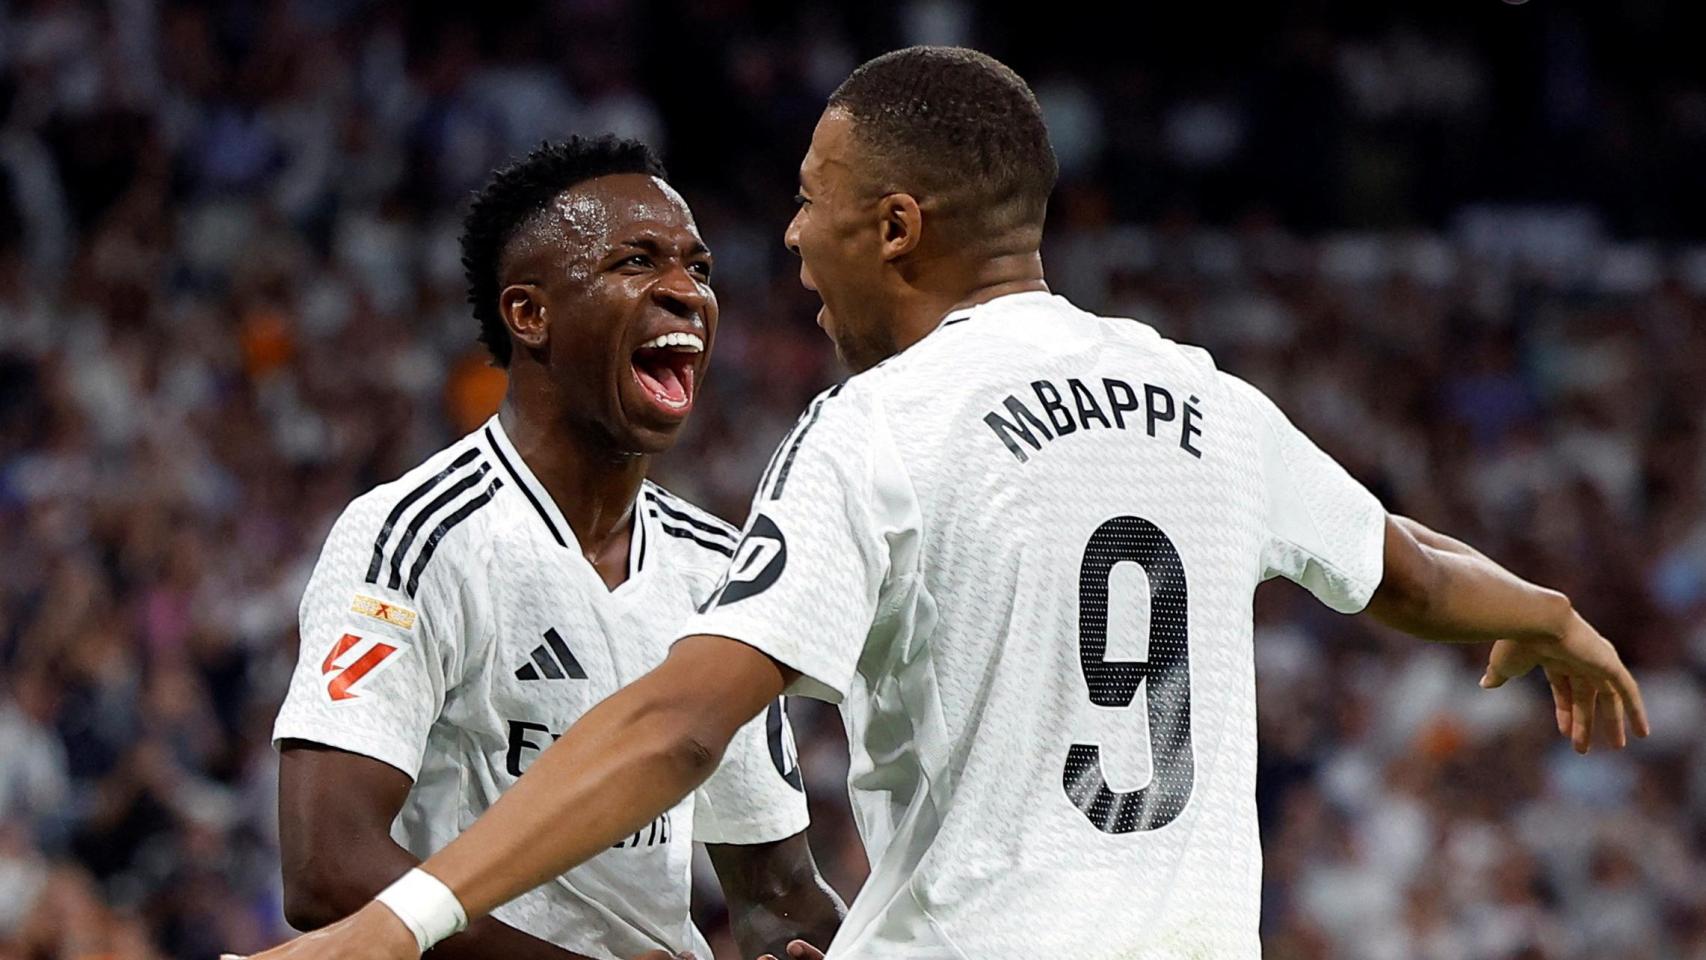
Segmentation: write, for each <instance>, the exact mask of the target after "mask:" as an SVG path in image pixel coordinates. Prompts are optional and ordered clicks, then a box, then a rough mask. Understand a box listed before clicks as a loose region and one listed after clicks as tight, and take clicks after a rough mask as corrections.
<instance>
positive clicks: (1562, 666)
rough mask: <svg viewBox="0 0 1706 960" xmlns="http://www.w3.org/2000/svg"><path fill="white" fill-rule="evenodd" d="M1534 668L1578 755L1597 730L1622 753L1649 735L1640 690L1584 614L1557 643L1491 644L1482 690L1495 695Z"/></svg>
mask: <svg viewBox="0 0 1706 960" xmlns="http://www.w3.org/2000/svg"><path fill="white" fill-rule="evenodd" d="M1535 667H1539V668H1541V670H1542V671H1544V672H1545V674H1546V680H1547V683H1548V684H1550V685H1551V687H1552V707H1553V718H1554V720H1556V721H1557V724H1558V733H1560V734H1561V735H1563V736H1566V737H1569V738H1570V741H1571V744H1572V745H1573V746H1574V747H1575V749H1576V752H1577V753H1587V752H1588V749H1589V748H1590V747H1591V746H1592V744H1593V739H1594V730H1595V729H1596V728H1597V729H1598V730H1599V731H1600V735H1601V737H1602V739H1603V740H1604V742H1605V743H1607V744H1609V745H1611V746H1612V747H1616V748H1621V747H1623V746H1625V745H1626V744H1627V743H1628V742H1629V738H1628V730H1629V729H1630V728H1631V727H1633V729H1634V731H1635V734H1636V736H1641V737H1644V736H1646V735H1647V734H1648V733H1649V732H1650V729H1651V728H1650V726H1649V725H1648V723H1647V708H1646V707H1645V706H1644V705H1643V704H1642V702H1641V688H1640V685H1639V684H1637V683H1636V682H1635V678H1634V676H1632V675H1631V674H1630V673H1629V668H1628V667H1625V666H1624V665H1623V659H1622V658H1621V657H1619V656H1618V655H1617V649H1616V648H1615V647H1613V646H1612V645H1611V641H1609V640H1607V639H1605V638H1604V637H1603V636H1601V635H1600V633H1599V631H1598V630H1595V629H1594V628H1593V626H1592V625H1591V624H1589V623H1588V622H1587V621H1586V620H1583V619H1582V618H1581V615H1580V614H1575V613H1572V614H1571V615H1570V623H1569V626H1568V627H1566V628H1565V630H1564V634H1563V636H1562V637H1560V638H1559V639H1556V640H1500V641H1499V642H1497V643H1495V644H1493V652H1492V656H1491V657H1490V658H1489V659H1488V661H1487V672H1486V675H1484V676H1483V677H1482V678H1481V686H1483V687H1485V688H1487V689H1489V690H1490V689H1492V688H1494V687H1499V686H1503V685H1504V683H1505V681H1507V680H1510V679H1513V678H1515V677H1520V676H1522V675H1523V674H1525V673H1528V672H1529V671H1530V670H1533V669H1534V668H1535Z"/></svg>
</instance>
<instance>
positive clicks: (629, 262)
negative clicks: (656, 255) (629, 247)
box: [617, 253, 652, 270]
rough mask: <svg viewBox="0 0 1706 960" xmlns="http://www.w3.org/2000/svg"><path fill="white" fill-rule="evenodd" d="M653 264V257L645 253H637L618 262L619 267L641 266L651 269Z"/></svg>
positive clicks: (641, 267) (643, 268)
mask: <svg viewBox="0 0 1706 960" xmlns="http://www.w3.org/2000/svg"><path fill="white" fill-rule="evenodd" d="M651 265H652V258H651V257H648V256H646V255H645V254H643V253H636V254H634V255H633V256H631V257H628V258H626V259H624V260H623V261H622V262H621V263H618V264H617V266H619V267H639V268H640V269H642V270H645V269H649V268H650V267H651Z"/></svg>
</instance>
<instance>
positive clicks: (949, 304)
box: [895, 250, 1048, 350]
mask: <svg viewBox="0 0 1706 960" xmlns="http://www.w3.org/2000/svg"><path fill="white" fill-rule="evenodd" d="M943 266H946V265H945V264H944V265H943ZM907 291H908V294H907V296H906V299H905V301H904V302H903V303H902V304H901V306H900V307H899V309H898V310H897V311H896V317H897V320H898V322H897V323H896V325H895V330H896V338H895V346H896V347H898V348H899V349H901V350H905V349H906V348H907V347H910V346H912V345H913V344H915V343H917V342H918V341H920V340H922V339H924V338H925V337H927V336H929V335H930V333H931V332H932V331H934V330H935V329H936V327H937V326H939V325H940V324H941V322H942V318H943V317H945V316H947V315H948V314H950V313H953V312H954V311H956V310H964V309H966V308H967V307H975V306H977V305H978V304H980V303H988V302H989V301H991V300H994V299H995V298H996V297H1005V296H1007V295H1008V294H1012V293H1032V292H1041V293H1047V292H1048V283H1047V282H1045V281H1044V279H1043V257H1042V254H1041V253H1038V252H1036V251H1034V250H1033V251H1031V252H1029V253H1016V254H1006V255H1003V256H998V257H990V258H988V259H984V260H980V261H978V262H976V263H973V264H968V265H966V266H964V267H962V268H958V269H946V270H943V271H942V272H941V273H940V274H939V275H937V276H936V277H932V278H929V279H928V280H927V279H926V278H925V277H924V276H923V275H922V274H920V275H918V276H915V277H913V278H912V281H911V283H909V284H908V287H907Z"/></svg>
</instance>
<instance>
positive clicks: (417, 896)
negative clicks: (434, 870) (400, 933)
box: [373, 867, 468, 953]
mask: <svg viewBox="0 0 1706 960" xmlns="http://www.w3.org/2000/svg"><path fill="white" fill-rule="evenodd" d="M373 899H375V900H377V901H379V902H380V903H383V904H385V906H386V907H388V908H390V910H391V912H392V913H394V914H396V915H397V919H399V920H401V921H403V926H405V927H408V928H409V932H410V933H412V934H414V935H415V943H416V944H417V945H419V946H420V948H421V952H422V953H425V952H427V950H428V949H430V948H431V947H432V945H433V944H435V943H437V942H439V941H440V940H443V939H444V938H445V937H448V936H450V935H451V934H455V933H461V932H462V931H463V929H465V928H466V927H467V926H468V914H467V912H466V911H464V910H463V909H462V903H461V902H460V901H459V900H457V899H456V894H454V893H451V892H450V888H449V887H447V886H445V885H444V882H443V881H442V880H439V879H438V878H437V877H435V876H433V875H432V874H430V873H427V872H426V871H425V870H422V869H421V868H419V867H416V868H414V869H413V870H410V871H409V872H408V873H405V874H403V875H402V876H401V877H398V878H397V882H396V883H393V884H391V885H390V886H389V887H386V888H385V889H384V890H381V891H379V896H377V897H374V898H373Z"/></svg>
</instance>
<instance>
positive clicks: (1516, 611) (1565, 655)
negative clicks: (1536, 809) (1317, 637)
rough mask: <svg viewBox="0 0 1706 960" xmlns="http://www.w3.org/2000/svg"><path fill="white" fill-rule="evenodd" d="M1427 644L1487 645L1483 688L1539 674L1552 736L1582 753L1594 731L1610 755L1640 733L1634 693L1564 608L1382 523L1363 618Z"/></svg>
mask: <svg viewBox="0 0 1706 960" xmlns="http://www.w3.org/2000/svg"><path fill="white" fill-rule="evenodd" d="M1366 612H1367V613H1368V614H1369V615H1370V616H1372V617H1374V618H1375V619H1377V620H1379V621H1380V622H1382V623H1385V624H1387V625H1388V626H1391V627H1395V628H1397V629H1399V630H1403V631H1404V632H1406V633H1411V634H1414V635H1416V636H1419V637H1424V638H1426V639H1429V640H1440V641H1445V642H1456V643H1475V642H1484V641H1488V640H1492V641H1496V642H1495V643H1494V646H1493V653H1492V657H1491V659H1490V661H1489V663H1488V666H1487V673H1486V675H1485V676H1483V677H1482V678H1481V685H1482V686H1483V687H1488V688H1492V687H1497V686H1501V685H1502V684H1504V682H1505V681H1507V680H1510V679H1512V678H1514V677H1519V676H1522V675H1523V674H1525V673H1527V672H1528V671H1530V670H1532V669H1534V668H1535V667H1541V668H1542V669H1543V670H1544V671H1545V673H1546V678H1547V680H1548V682H1549V683H1550V684H1551V687H1552V698H1553V706H1554V710H1555V719H1556V720H1557V723H1558V731H1559V733H1561V734H1563V735H1565V736H1568V737H1569V738H1570V739H1571V741H1572V742H1573V743H1574V745H1575V748H1576V750H1577V751H1578V752H1581V753H1586V752H1587V751H1588V748H1589V746H1590V745H1591V743H1592V741H1593V731H1594V728H1595V726H1596V718H1597V720H1598V724H1597V725H1598V726H1599V727H1600V729H1601V730H1602V731H1603V733H1604V735H1605V738H1606V740H1607V741H1608V742H1609V743H1611V744H1612V745H1613V746H1616V747H1621V746H1623V745H1624V744H1625V743H1627V733H1626V729H1627V727H1628V726H1630V725H1632V726H1633V727H1634V730H1635V733H1636V734H1637V735H1638V736H1643V737H1644V736H1646V735H1647V733H1648V729H1649V728H1648V723H1647V712H1646V708H1645V707H1644V706H1643V705H1642V703H1641V690H1640V687H1639V686H1638V685H1637V684H1636V683H1635V678H1634V677H1633V676H1631V675H1630V673H1629V670H1628V668H1627V667H1625V666H1624V665H1623V661H1622V660H1621V659H1620V658H1619V657H1618V655H1617V651H1616V649H1615V648H1613V647H1612V645H1611V643H1610V642H1609V641H1607V640H1606V639H1605V638H1604V637H1602V636H1600V635H1599V632H1598V631H1596V630H1595V629H1594V628H1593V627H1592V626H1590V625H1589V624H1588V622H1587V621H1586V620H1584V619H1582V617H1581V615H1580V614H1578V613H1577V612H1576V610H1575V608H1574V607H1573V606H1572V605H1571V603H1570V599H1569V598H1568V597H1566V596H1564V595H1563V594H1561V593H1559V592H1557V591H1556V590H1548V589H1546V588H1545V587H1541V586H1537V585H1535V584H1532V583H1529V582H1528V581H1526V580H1523V579H1522V578H1521V577H1518V576H1517V575H1515V574H1513V573H1511V572H1510V571H1509V570H1506V569H1505V568H1504V567H1501V566H1499V565H1498V564H1497V563H1494V562H1493V561H1492V560H1490V559H1488V558H1487V557H1486V556H1484V555H1482V554H1481V553H1479V552H1478V551H1476V550H1475V549H1474V548H1472V547H1469V546H1468V545H1466V544H1463V543H1461V542H1459V541H1457V540H1453V539H1452V538H1450V537H1447V536H1445V535H1444V534H1441V533H1438V532H1436V531H1434V530H1431V529H1429V528H1427V527H1426V526H1423V525H1422V524H1420V523H1417V522H1416V521H1414V520H1410V519H1408V518H1406V517H1389V518H1388V519H1387V522H1386V545H1385V572H1384V575H1383V577H1382V578H1381V582H1380V587H1379V589H1378V590H1376V591H1375V593H1374V597H1373V599H1372V600H1370V601H1369V604H1368V609H1367V611H1366Z"/></svg>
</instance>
